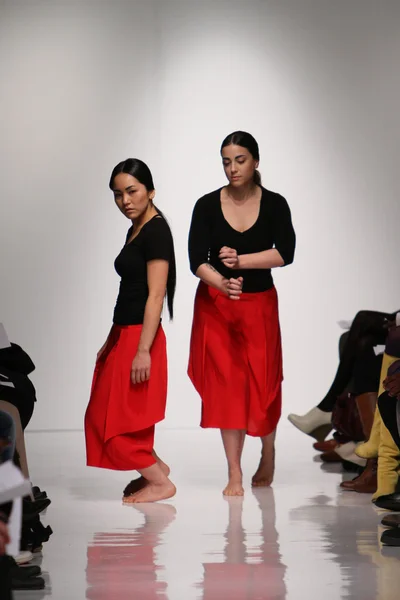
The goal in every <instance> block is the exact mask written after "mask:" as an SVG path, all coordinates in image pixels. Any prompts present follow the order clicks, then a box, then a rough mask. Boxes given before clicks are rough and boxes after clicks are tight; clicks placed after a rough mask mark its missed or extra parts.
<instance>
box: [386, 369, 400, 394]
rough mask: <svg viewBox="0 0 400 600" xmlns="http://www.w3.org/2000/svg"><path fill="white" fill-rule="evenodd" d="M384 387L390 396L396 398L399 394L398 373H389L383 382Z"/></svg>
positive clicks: (399, 377) (399, 378)
mask: <svg viewBox="0 0 400 600" xmlns="http://www.w3.org/2000/svg"><path fill="white" fill-rule="evenodd" d="M383 387H384V389H385V390H386V391H387V392H388V394H389V396H391V397H392V398H398V396H399V394H400V373H395V375H389V377H386V379H385V381H384V382H383Z"/></svg>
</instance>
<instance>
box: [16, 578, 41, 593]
mask: <svg viewBox="0 0 400 600" xmlns="http://www.w3.org/2000/svg"><path fill="white" fill-rule="evenodd" d="M11 587H12V589H13V590H15V591H17V590H44V588H45V583H44V579H43V578H42V577H30V578H28V579H17V578H14V577H13V578H12V580H11Z"/></svg>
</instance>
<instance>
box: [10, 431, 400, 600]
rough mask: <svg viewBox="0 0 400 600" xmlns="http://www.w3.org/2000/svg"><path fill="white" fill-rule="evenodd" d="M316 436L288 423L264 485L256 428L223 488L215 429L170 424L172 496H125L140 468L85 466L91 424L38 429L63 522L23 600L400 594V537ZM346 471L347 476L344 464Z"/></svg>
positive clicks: (160, 441)
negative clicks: (229, 493) (327, 461)
mask: <svg viewBox="0 0 400 600" xmlns="http://www.w3.org/2000/svg"><path fill="white" fill-rule="evenodd" d="M311 442H312V441H311V438H307V437H306V436H304V435H302V434H300V433H299V432H298V431H296V430H295V429H294V428H293V427H292V426H291V425H290V424H289V423H287V422H283V421H282V425H281V426H280V429H279V434H278V441H277V469H276V478H275V483H274V485H273V487H272V488H271V489H265V490H260V491H257V492H253V491H252V490H251V487H250V479H251V475H252V474H253V472H254V471H255V468H256V466H257V464H258V459H259V450H260V446H259V442H258V440H254V439H248V440H247V443H246V447H245V451H244V460H243V465H244V473H245V487H246V494H245V498H244V499H243V500H241V499H232V500H229V501H228V500H225V499H224V498H223V497H222V494H221V491H222V489H223V486H224V484H225V479H226V473H225V464H224V457H223V451H222V444H221V440H220V437H219V433H218V432H217V431H211V430H207V431H202V430H200V429H196V430H182V429H181V430H178V429H176V430H174V429H162V428H160V429H159V430H158V432H157V433H156V450H157V452H158V453H159V454H160V455H161V457H162V458H163V459H164V460H165V461H166V462H168V463H169V464H170V466H171V469H172V472H171V478H172V479H173V481H174V483H175V484H176V485H177V487H178V494H177V496H176V497H175V498H173V499H172V500H170V501H168V502H165V503H160V504H157V505H142V506H140V507H139V506H138V507H133V506H132V507H131V506H129V507H126V506H123V505H122V502H121V493H122V490H123V488H124V486H125V484H126V483H127V481H129V480H130V479H131V477H130V476H129V475H130V474H129V473H126V474H124V473H117V472H112V471H105V470H97V469H91V468H87V467H86V466H85V453H84V437H83V433H82V432H45V433H40V432H34V433H30V434H28V435H27V445H28V452H29V462H30V470H31V474H32V479H33V481H34V484H36V485H39V486H40V487H41V488H42V489H45V490H46V491H47V493H48V495H49V497H50V498H51V499H52V504H51V506H50V507H49V509H48V511H47V514H46V515H45V516H44V517H43V522H44V523H45V524H47V523H48V524H50V525H51V526H52V528H53V530H54V534H53V536H52V537H51V539H50V541H49V542H48V543H47V544H46V545H45V547H44V552H43V559H39V558H37V559H36V562H37V563H38V564H41V566H42V570H43V572H44V577H45V579H46V582H47V584H48V587H47V590H46V592H35V593H26V592H25V593H16V594H15V598H16V599H17V600H22V599H28V598H29V599H31V598H32V599H34V600H39V598H49V599H50V598H54V599H57V600H72V599H74V600H81V599H82V600H83V599H86V598H87V599H91V600H116V599H120V598H121V599H122V598H129V599H138V600H201V599H203V600H221V599H225V598H226V599H227V600H284V599H287V600H302V599H312V600H313V599H319V598H323V600H339V599H342V598H343V599H345V598H346V599H357V600H360V599H361V600H391V599H392V598H393V600H394V599H395V598H398V589H399V584H400V561H399V559H400V548H382V547H381V546H380V543H379V538H380V532H381V531H382V528H381V527H380V525H379V523H380V520H381V515H382V514H383V513H380V512H378V510H377V509H375V508H374V507H373V505H372V504H371V502H370V496H368V495H359V494H354V493H349V492H342V491H339V488H338V484H339V483H340V481H341V479H342V477H343V475H342V473H341V472H340V468H339V467H336V466H326V465H323V464H322V463H321V462H320V461H319V458H318V456H317V455H316V454H315V452H314V451H313V449H312V443H311ZM347 477H348V476H347Z"/></svg>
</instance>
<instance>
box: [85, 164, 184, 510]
mask: <svg viewBox="0 0 400 600" xmlns="http://www.w3.org/2000/svg"><path fill="white" fill-rule="evenodd" d="M110 189H111V190H112V192H113V194H114V199H115V202H116V204H117V206H118V208H119V209H120V211H121V212H122V213H123V214H124V215H125V216H126V217H127V218H128V219H130V220H131V221H132V226H131V228H130V229H129V231H128V235H127V237H126V243H125V246H124V247H123V248H122V250H121V252H120V254H119V256H118V257H117V259H116V260H115V269H116V271H117V273H118V275H120V277H121V283H120V289H119V295H118V299H117V303H116V306H115V310H114V323H113V326H112V328H111V331H110V334H109V336H108V339H107V341H106V343H105V344H104V346H103V347H102V348H101V350H100V351H99V353H98V355H97V361H96V369H95V373H94V378H93V384H92V392H91V397H90V402H89V406H88V408H87V411H86V416H85V433H86V451H87V464H88V465H89V466H92V467H102V468H105V469H115V470H120V471H131V470H135V471H138V472H139V473H140V475H141V477H139V478H138V479H136V480H134V481H131V482H130V483H129V485H128V486H127V487H126V488H125V490H124V499H123V501H124V502H126V503H131V502H132V503H136V502H155V501H157V500H164V499H166V498H170V497H172V496H173V495H174V494H175V492H176V489H175V486H174V485H173V483H172V482H171V481H170V480H169V478H168V475H169V468H168V466H167V465H166V464H165V463H164V462H163V461H162V460H161V459H160V458H159V457H158V456H157V454H156V453H155V451H154V447H153V446H154V429H155V424H156V423H158V422H159V421H162V420H163V419H164V416H165V406H166V398H167V354H166V340H165V335H164V331H163V329H162V326H161V312H162V308H163V304H164V299H165V296H167V303H168V309H169V314H170V317H171V319H172V317H173V300H174V293H175V283H176V267H175V254H174V244H173V239H172V235H171V231H170V228H169V226H168V224H167V222H166V220H165V218H164V217H163V215H162V213H161V212H160V211H159V210H158V209H157V208H156V207H155V206H154V203H153V200H154V196H155V190H154V184H153V178H152V175H151V172H150V170H149V168H148V167H147V165H146V164H145V163H144V162H142V161H141V160H138V159H135V158H129V159H127V160H125V161H123V162H121V163H119V164H118V165H117V166H116V167H115V169H114V170H113V172H112V175H111V180H110Z"/></svg>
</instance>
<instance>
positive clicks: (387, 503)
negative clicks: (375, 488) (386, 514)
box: [373, 493, 400, 512]
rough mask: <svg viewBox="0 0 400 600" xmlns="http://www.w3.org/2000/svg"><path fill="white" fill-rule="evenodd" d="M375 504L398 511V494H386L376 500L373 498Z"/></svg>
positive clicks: (399, 495)
mask: <svg viewBox="0 0 400 600" xmlns="http://www.w3.org/2000/svg"><path fill="white" fill-rule="evenodd" d="M373 502H374V504H375V506H378V507H379V508H384V509H385V510H393V511H395V512H396V511H397V512H399V511H400V494H399V493H395V494H388V495H387V496H379V498H377V499H376V500H373Z"/></svg>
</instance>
